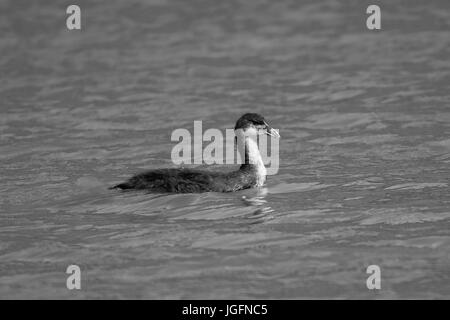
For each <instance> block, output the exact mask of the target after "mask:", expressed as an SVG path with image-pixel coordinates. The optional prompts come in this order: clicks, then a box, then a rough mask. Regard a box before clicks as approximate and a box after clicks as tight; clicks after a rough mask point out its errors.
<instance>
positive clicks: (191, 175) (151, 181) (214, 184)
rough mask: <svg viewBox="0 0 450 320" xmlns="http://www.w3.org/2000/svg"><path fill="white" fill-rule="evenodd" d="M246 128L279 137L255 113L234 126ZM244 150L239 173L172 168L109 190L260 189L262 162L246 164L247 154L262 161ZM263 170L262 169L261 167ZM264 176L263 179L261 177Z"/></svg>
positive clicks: (137, 177) (245, 115)
mask: <svg viewBox="0 0 450 320" xmlns="http://www.w3.org/2000/svg"><path fill="white" fill-rule="evenodd" d="M249 128H255V129H257V130H261V129H264V130H265V132H266V133H267V134H269V135H275V136H278V137H279V135H278V133H277V132H275V131H274V130H273V129H272V128H271V127H270V126H269V125H268V124H267V122H266V121H265V120H264V118H263V117H262V116H261V115H259V114H257V113H247V114H244V115H243V116H242V117H241V118H239V120H238V121H237V122H236V126H235V130H238V129H242V130H244V131H246V130H248V129H249ZM248 149H251V148H246V149H245V152H246V157H245V159H246V163H245V164H243V165H241V167H240V168H239V170H237V171H232V172H211V171H206V170H198V169H187V168H173V169H156V170H150V171H146V172H143V173H140V174H137V175H135V176H133V177H131V178H130V179H128V180H127V181H126V182H124V183H120V184H118V185H116V186H114V187H112V188H110V189H116V188H117V189H122V190H127V189H146V190H150V191H153V192H176V193H198V192H208V191H215V192H233V191H238V190H242V189H247V188H253V187H255V186H258V185H262V184H263V183H264V181H265V178H266V177H265V174H266V170H265V168H264V164H263V163H262V161H259V162H258V163H248V158H249V157H248V154H247V153H248V152H254V153H257V154H256V155H253V156H254V157H259V159H260V158H261V156H260V154H259V151H258V149H257V148H256V150H255V148H253V149H251V150H253V151H251V150H250V151H249V150H248ZM261 166H262V167H261ZM262 175H263V176H262Z"/></svg>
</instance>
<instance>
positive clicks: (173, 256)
mask: <svg viewBox="0 0 450 320" xmlns="http://www.w3.org/2000/svg"><path fill="white" fill-rule="evenodd" d="M377 3H378V4H379V5H380V7H381V10H382V30H381V31H369V30H367V29H366V27H365V19H366V14H365V10H366V8H367V5H368V4H369V2H366V1H331V0H329V1H320V2H318V1H294V0H292V1H268V0H267V1H244V0H242V1H220V2H219V1H190V2H189V4H188V3H187V2H186V1H164V0H160V1H136V0H133V1H120V2H119V1H96V2H95V4H94V3H93V2H89V3H88V2H87V1H78V4H79V5H80V6H81V9H82V30H81V31H72V32H69V31H67V29H66V28H65V18H66V14H65V9H66V5H67V4H64V3H63V2H56V1H54V2H53V3H52V2H51V1H46V2H45V4H44V3H43V2H42V1H39V2H38V1H23V0H22V1H16V0H14V1H12V0H11V1H2V2H0V30H1V34H2V35H1V37H0V52H1V55H0V74H1V76H0V112H1V117H0V133H1V139H0V163H1V167H0V172H1V174H0V176H1V181H2V183H1V185H0V195H1V198H0V298H3V299H5V298H194V299H197V298H286V299H290V298H449V297H450V273H449V267H450V255H449V254H450V246H449V244H450V232H449V227H450V219H449V218H450V209H449V208H450V200H449V171H450V170H449V164H450V109H449V105H450V92H449V84H450V75H449V71H450V59H449V57H450V47H449V44H450V31H449V30H450V5H449V3H448V1H408V2H406V1H389V2H388V1H377ZM247 111H256V112H260V113H262V114H263V115H265V116H266V118H267V119H269V120H270V122H271V123H272V125H273V126H274V127H275V128H279V129H280V133H281V135H282V140H281V141H280V170H279V173H278V174H277V175H275V176H270V177H269V178H268V181H267V186H266V188H264V189H262V190H259V191H257V190H247V191H244V192H238V193H229V194H217V193H206V194H200V195H199V194H183V195H151V194H146V193H143V192H136V193H120V192H117V191H111V190H107V187H108V186H110V185H112V184H113V183H116V182H120V181H122V180H123V179H125V178H126V177H128V176H129V175H131V174H132V173H135V172H139V171H141V170H144V169H149V168H158V167H165V166H171V165H172V163H171V161H170V151H171V148H172V147H173V145H174V143H173V142H171V141H170V134H171V132H172V131H173V130H174V129H176V128H187V129H189V130H192V128H193V121H194V120H203V121H204V128H205V127H210V128H220V129H223V130H224V129H225V128H230V127H233V125H234V122H235V120H236V119H237V118H238V117H239V116H240V115H241V114H242V113H244V112H247ZM220 169H221V168H220V167H219V168H218V170H220ZM243 196H245V197H246V199H252V198H254V197H258V198H257V199H259V201H244V199H243ZM70 264H77V265H79V266H80V268H81V271H82V290H79V291H76V290H74V291H69V290H67V288H66V277H67V275H66V273H65V271H66V268H67V266H68V265H70ZM371 264H376V265H379V266H380V268H381V276H382V280H381V281H382V282H381V286H382V289H381V290H378V291H376V290H375V291H371V290H368V289H367V288H366V279H367V277H368V274H366V268H367V266H369V265H371Z"/></svg>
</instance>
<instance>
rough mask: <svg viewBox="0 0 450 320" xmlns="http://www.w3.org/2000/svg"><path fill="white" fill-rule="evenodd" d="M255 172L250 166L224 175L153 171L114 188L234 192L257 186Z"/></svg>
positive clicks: (204, 171) (188, 170)
mask: <svg viewBox="0 0 450 320" xmlns="http://www.w3.org/2000/svg"><path fill="white" fill-rule="evenodd" d="M256 170H257V169H256V168H254V167H253V166H250V165H248V166H245V165H242V166H241V168H240V169H239V170H238V171H232V172H228V173H227V172H218V171H206V170H198V169H189V168H170V169H156V170H150V171H146V172H142V173H140V174H137V175H135V176H133V177H131V178H130V179H129V180H128V181H126V182H124V183H121V184H118V185H117V186H115V187H114V188H119V189H123V190H125V189H138V190H139V189H141V190H142V189H146V190H152V191H154V192H174V193H200V192H210V191H213V192H234V191H238V190H242V189H248V188H253V187H255V186H257V185H258V183H257V178H256V175H255V172H256Z"/></svg>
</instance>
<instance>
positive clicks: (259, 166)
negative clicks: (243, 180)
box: [241, 137, 267, 186]
mask: <svg viewBox="0 0 450 320" xmlns="http://www.w3.org/2000/svg"><path fill="white" fill-rule="evenodd" d="M241 168H242V169H244V168H251V169H252V171H254V172H255V174H256V185H257V186H262V185H263V184H264V182H265V181H266V175H267V171H266V167H265V166H264V162H263V160H262V157H261V153H260V152H259V148H258V143H257V142H256V141H255V140H254V139H252V138H250V137H247V138H245V164H243V165H242V166H241Z"/></svg>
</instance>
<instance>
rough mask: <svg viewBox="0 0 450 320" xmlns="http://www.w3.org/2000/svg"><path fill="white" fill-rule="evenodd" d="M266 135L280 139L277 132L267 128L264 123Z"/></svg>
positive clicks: (269, 127)
mask: <svg viewBox="0 0 450 320" xmlns="http://www.w3.org/2000/svg"><path fill="white" fill-rule="evenodd" d="M266 134H267V135H269V136H271V137H275V138H280V134H279V133H278V130H275V129H274V128H272V127H271V126H269V125H268V124H267V123H266Z"/></svg>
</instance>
